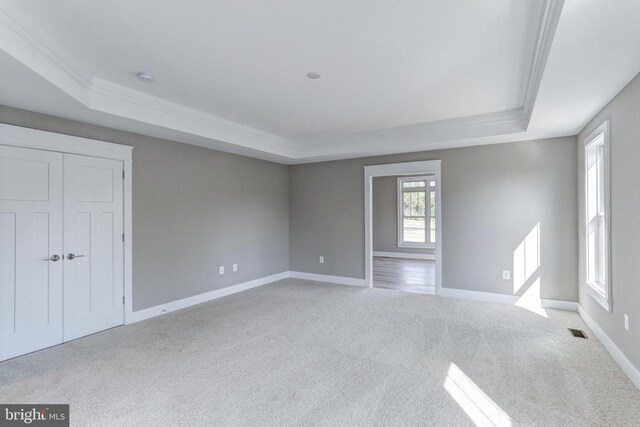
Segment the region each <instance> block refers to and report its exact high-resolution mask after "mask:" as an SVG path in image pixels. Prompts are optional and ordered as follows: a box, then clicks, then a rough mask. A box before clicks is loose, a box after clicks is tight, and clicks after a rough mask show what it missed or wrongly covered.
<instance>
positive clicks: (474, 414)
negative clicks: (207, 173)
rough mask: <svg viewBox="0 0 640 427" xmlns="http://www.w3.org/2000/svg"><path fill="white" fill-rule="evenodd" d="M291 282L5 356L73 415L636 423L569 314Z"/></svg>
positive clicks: (4, 396)
mask: <svg viewBox="0 0 640 427" xmlns="http://www.w3.org/2000/svg"><path fill="white" fill-rule="evenodd" d="M547 315H548V318H545V317H543V316H540V315H538V314H534V313H531V312H529V311H527V310H524V309H522V308H519V307H515V306H510V305H499V304H491V303H480V302H472V301H463V300H454V299H444V298H438V297H434V296H430V295H419V294H409V293H402V292H398V291H390V290H385V289H362V288H355V287H348V286H338V285H329V284H319V283H314V282H306V281H301V280H293V279H288V280H284V281H281V282H278V283H275V284H272V285H268V286H263V287H261V288H257V289H253V290H249V291H245V292H242V293H239V294H235V295H232V296H229V297H225V298H222V299H219V300H215V301H212V302H210V303H205V304H201V305H198V306H195V307H192V308H190V309H186V310H182V311H179V312H175V313H171V314H167V315H165V316H161V317H157V318H154V319H150V320H147V321H144V322H140V323H137V324H134V325H131V326H126V327H120V328H116V329H112V330H110V331H106V332H102V333H99V334H96V335H93V336H90V337H86V338H82V339H79V340H76V341H73V342H70V343H67V344H64V345H61V346H57V347H54V348H50V349H47V350H43V351H40V352H36V353H33V354H30V355H27V356H23V357H19V358H16V359H13V360H10V361H6V362H3V363H0V402H2V403H70V404H71V422H72V425H167V426H168V425H178V424H181V425H209V426H211V425H252V426H255V425H385V426H388V425H446V426H450V425H473V424H477V425H545V426H549V425H572V426H576V425H580V426H582V425H610V426H611V425H616V426H622V425H638V424H639V423H640V392H639V391H638V390H637V389H635V388H634V386H633V385H632V384H631V382H630V381H629V380H628V379H627V378H626V377H625V375H624V374H623V373H622V371H621V370H620V369H619V368H618V367H617V365H616V364H615V363H614V361H613V360H612V359H611V357H610V356H609V355H608V353H607V352H606V351H605V349H604V348H603V347H602V346H601V345H600V343H599V342H598V341H596V339H595V338H593V337H592V335H591V334H590V333H589V331H587V333H588V334H589V336H590V339H588V340H581V339H577V338H573V337H571V336H570V335H569V333H568V332H567V329H566V328H567V327H577V328H581V329H585V330H586V326H585V325H584V323H583V322H582V321H581V319H580V318H579V317H578V315H577V314H575V313H568V312H561V311H554V310H547Z"/></svg>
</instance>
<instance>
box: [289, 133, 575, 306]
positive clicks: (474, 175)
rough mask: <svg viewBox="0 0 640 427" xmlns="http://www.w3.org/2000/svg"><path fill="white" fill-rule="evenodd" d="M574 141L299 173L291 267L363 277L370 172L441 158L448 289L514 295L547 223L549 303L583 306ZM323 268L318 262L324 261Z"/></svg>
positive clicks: (543, 282) (540, 272)
mask: <svg viewBox="0 0 640 427" xmlns="http://www.w3.org/2000/svg"><path fill="white" fill-rule="evenodd" d="M575 150H576V138H575V137H566V138H554V139H547V140H539V141H525V142H514V143H509V144H496V145H485V146H477V147H466V148H455V149H448V150H438V151H430V152H420V153H409V154H398V155H390V156H380V157H369V158H360V159H350V160H340V161H332V162H323V163H313V164H304V165H294V166H291V178H290V179H291V181H290V186H291V195H290V204H291V213H290V218H291V220H290V225H291V230H290V248H289V250H290V257H291V261H290V268H291V269H292V270H294V271H303V272H309V273H317V274H327V275H336V276H346V277H354V278H364V178H363V176H364V170H363V167H364V166H365V165H374V164H384V163H397V162H408V161H420V160H435V159H441V160H442V195H441V197H442V228H443V286H444V287H450V288H458V289H466V290H475V291H485V292H495V293H503V294H513V292H514V289H513V288H514V286H513V282H512V281H508V280H503V279H502V270H512V271H513V264H514V259H513V258H514V250H516V248H517V247H518V246H519V244H520V243H521V242H522V241H523V239H524V238H525V236H527V234H529V232H530V231H531V230H532V229H533V228H534V227H535V226H536V224H538V223H539V224H540V257H541V262H540V267H539V268H538V269H537V270H536V273H535V274H534V276H533V277H532V278H531V279H530V280H529V281H528V282H527V284H526V285H525V286H524V287H523V288H522V289H521V290H520V292H518V294H521V293H522V292H523V291H524V290H526V289H527V287H528V286H529V285H530V284H531V283H532V281H533V280H535V278H537V277H539V278H540V288H541V290H540V293H541V296H542V297H543V298H550V299H558V300H568V301H577V297H578V295H577V289H576V285H575V284H576V280H577V262H578V261H577V244H576V233H577V195H576V179H575V176H576V173H577V161H576V156H575ZM321 255H322V256H324V257H325V263H324V264H319V263H318V256H321Z"/></svg>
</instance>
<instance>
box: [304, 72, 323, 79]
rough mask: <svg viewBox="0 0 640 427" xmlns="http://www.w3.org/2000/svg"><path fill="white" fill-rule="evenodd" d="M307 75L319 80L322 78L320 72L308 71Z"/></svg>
mask: <svg viewBox="0 0 640 427" xmlns="http://www.w3.org/2000/svg"><path fill="white" fill-rule="evenodd" d="M307 77H309V78H310V79H311V80H317V79H319V78H320V74H318V73H314V72H313V71H312V72H310V73H307Z"/></svg>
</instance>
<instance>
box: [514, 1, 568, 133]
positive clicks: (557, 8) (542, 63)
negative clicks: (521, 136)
mask: <svg viewBox="0 0 640 427" xmlns="http://www.w3.org/2000/svg"><path fill="white" fill-rule="evenodd" d="M562 6H564V0H545V2H544V5H543V6H542V15H541V16H540V22H539V24H538V35H537V37H536V44H535V48H534V52H533V58H532V60H531V66H530V67H529V78H528V79H527V86H526V89H525V93H524V100H523V102H522V105H523V120H524V123H525V129H526V128H528V127H529V121H530V120H531V114H532V113H533V107H534V105H535V103H536V99H537V98H538V90H539V89H540V82H541V81H542V75H543V74H544V70H545V67H546V65H547V59H548V58H549V52H550V51H551V45H552V43H553V38H554V37H555V34H556V29H557V28H558V22H559V21H560V14H561V13H562Z"/></svg>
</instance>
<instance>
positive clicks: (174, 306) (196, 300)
mask: <svg viewBox="0 0 640 427" xmlns="http://www.w3.org/2000/svg"><path fill="white" fill-rule="evenodd" d="M288 277H289V272H288V271H284V272H282V273H278V274H274V275H271V276H266V277H261V278H259V279H256V280H251V281H249V282H244V283H240V284H237V285H233V286H228V287H226V288H222V289H216V290H215V291H210V292H205V293H204V294H199V295H194V296H192V297H188V298H183V299H180V300H177V301H171V302H168V303H166V304H161V305H157V306H155V307H151V308H146V309H144V310H139V311H134V312H133V313H131V315H130V316H127V317H128V318H127V319H126V322H125V323H126V324H127V325H129V324H131V323H135V322H139V321H141V320H145V319H150V318H152V317H156V316H160V315H162V314H167V313H171V312H172V311H176V310H180V309H183V308H187V307H191V306H193V305H196V304H200V303H203V302H207V301H211V300H214V299H217V298H222V297H224V296H227V295H231V294H235V293H238V292H241V291H245V290H247V289H251V288H256V287H258V286H262V285H266V284H269V283H273V282H277V281H278V280H282V279H286V278H288Z"/></svg>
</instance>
